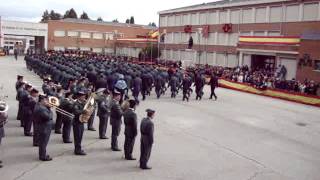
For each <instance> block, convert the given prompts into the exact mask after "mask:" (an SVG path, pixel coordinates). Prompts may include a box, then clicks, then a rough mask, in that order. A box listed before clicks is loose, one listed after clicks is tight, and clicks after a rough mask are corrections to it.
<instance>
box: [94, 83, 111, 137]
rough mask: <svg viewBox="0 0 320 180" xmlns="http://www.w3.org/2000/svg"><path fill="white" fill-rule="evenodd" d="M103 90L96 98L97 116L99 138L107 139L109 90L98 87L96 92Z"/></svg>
mask: <svg viewBox="0 0 320 180" xmlns="http://www.w3.org/2000/svg"><path fill="white" fill-rule="evenodd" d="M100 91H103V94H102V95H101V96H100V97H99V99H98V113H97V115H98V117H99V120H100V121H99V138H100V139H108V137H107V136H106V133H107V127H108V119H109V116H110V97H109V91H108V89H106V88H102V89H101V90H99V89H98V91H97V93H100Z"/></svg>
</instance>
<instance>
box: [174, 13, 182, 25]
mask: <svg viewBox="0 0 320 180" xmlns="http://www.w3.org/2000/svg"><path fill="white" fill-rule="evenodd" d="M175 25H176V26H181V16H180V15H176V16H175Z"/></svg>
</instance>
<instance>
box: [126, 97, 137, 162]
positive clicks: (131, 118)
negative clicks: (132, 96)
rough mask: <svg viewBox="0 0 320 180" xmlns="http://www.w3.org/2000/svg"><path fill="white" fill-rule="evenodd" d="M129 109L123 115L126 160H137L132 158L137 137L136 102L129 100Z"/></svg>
mask: <svg viewBox="0 0 320 180" xmlns="http://www.w3.org/2000/svg"><path fill="white" fill-rule="evenodd" d="M129 104H130V105H129V109H127V110H126V111H125V112H124V113H123V121H124V125H125V130H124V134H125V140H124V155H125V158H126V160H136V159H135V158H133V157H132V151H133V146H134V142H135V139H136V136H137V131H138V130H137V114H136V113H135V112H134V111H135V109H136V102H135V100H129Z"/></svg>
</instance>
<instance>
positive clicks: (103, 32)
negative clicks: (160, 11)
mask: <svg viewBox="0 0 320 180" xmlns="http://www.w3.org/2000/svg"><path fill="white" fill-rule="evenodd" d="M152 30H154V27H150V26H143V25H134V24H125V23H112V22H99V21H93V20H82V19H63V20H50V21H49V22H48V49H49V50H66V49H70V50H81V51H92V52H96V53H109V54H114V53H115V54H118V55H128V56H132V57H138V54H139V52H140V51H141V50H142V48H144V47H146V46H147V45H148V40H146V41H139V38H137V37H140V36H146V35H147V34H148V33H149V32H150V31H152Z"/></svg>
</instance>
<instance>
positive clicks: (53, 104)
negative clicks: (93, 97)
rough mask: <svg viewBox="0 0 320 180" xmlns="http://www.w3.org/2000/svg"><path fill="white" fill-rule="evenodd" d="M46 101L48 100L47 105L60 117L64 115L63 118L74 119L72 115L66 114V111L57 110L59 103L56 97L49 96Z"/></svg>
mask: <svg viewBox="0 0 320 180" xmlns="http://www.w3.org/2000/svg"><path fill="white" fill-rule="evenodd" d="M48 99H49V101H48V104H49V105H50V106H51V107H54V108H55V109H56V112H58V113H60V114H62V115H64V116H67V117H69V118H71V119H73V118H74V114H72V113H69V112H67V111H65V110H63V109H61V108H59V106H60V101H59V99H58V98H57V97H54V96H50V97H49V98H48Z"/></svg>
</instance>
